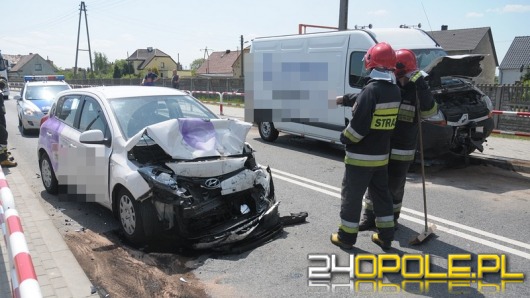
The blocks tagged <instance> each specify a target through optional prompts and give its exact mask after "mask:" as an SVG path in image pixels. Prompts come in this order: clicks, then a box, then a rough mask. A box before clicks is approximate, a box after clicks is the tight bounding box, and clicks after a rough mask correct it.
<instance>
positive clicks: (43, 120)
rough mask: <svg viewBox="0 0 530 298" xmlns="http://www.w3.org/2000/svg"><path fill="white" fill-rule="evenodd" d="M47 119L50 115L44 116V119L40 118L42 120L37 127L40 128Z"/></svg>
mask: <svg viewBox="0 0 530 298" xmlns="http://www.w3.org/2000/svg"><path fill="white" fill-rule="evenodd" d="M48 118H50V114H48V115H44V117H42V118H41V119H40V125H39V127H41V126H42V123H44V122H46V120H48Z"/></svg>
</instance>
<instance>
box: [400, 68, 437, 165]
mask: <svg viewBox="0 0 530 298" xmlns="http://www.w3.org/2000/svg"><path fill="white" fill-rule="evenodd" d="M398 84H399V83H398ZM400 87H401V105H400V106H399V113H398V117H397V122H396V127H395V129H394V132H393V134H392V139H391V148H392V149H391V154H390V159H392V160H397V161H413V160H414V155H415V153H416V142H417V139H418V114H417V112H416V107H417V105H416V104H417V103H416V101H417V100H418V99H419V104H420V114H421V118H422V119H426V118H429V117H432V116H434V115H436V114H437V113H438V105H437V104H436V101H435V100H434V98H433V96H432V93H431V90H430V89H429V86H428V85H427V83H426V82H425V80H424V78H423V76H422V75H421V73H420V72H418V73H416V74H415V75H414V76H412V77H411V79H410V81H409V82H408V83H407V84H405V86H400Z"/></svg>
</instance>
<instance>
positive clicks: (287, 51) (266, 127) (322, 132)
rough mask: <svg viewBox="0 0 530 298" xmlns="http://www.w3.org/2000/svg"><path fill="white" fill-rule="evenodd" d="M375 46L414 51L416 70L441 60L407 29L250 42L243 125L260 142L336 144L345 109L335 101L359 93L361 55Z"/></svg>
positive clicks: (420, 34)
mask: <svg viewBox="0 0 530 298" xmlns="http://www.w3.org/2000/svg"><path fill="white" fill-rule="evenodd" d="M381 41H385V42H388V43H389V44H391V45H392V47H393V48H394V49H395V50H397V49H401V48H408V49H411V50H414V52H415V53H416V55H418V57H421V58H419V59H418V60H419V64H420V66H426V65H427V64H429V63H430V62H431V61H432V60H433V59H434V58H436V57H440V56H445V55H446V53H445V52H444V50H443V49H442V48H441V47H440V46H439V45H438V44H437V43H436V42H435V41H434V40H433V39H432V38H431V37H430V36H429V35H428V34H427V33H425V32H424V31H422V30H419V29H412V28H405V29H403V28H395V29H394V28H393V29H370V30H364V29H363V30H346V31H338V32H325V33H314V34H302V35H290V36H279V37H265V38H256V39H254V40H253V41H252V45H251V48H250V55H249V58H248V59H247V60H246V64H245V70H246V72H245V120H246V121H248V122H255V123H258V124H259V131H260V135H261V137H262V138H263V139H264V140H266V141H274V140H275V139H276V138H277V136H278V131H281V132H285V133H290V134H295V135H301V136H305V137H308V138H314V139H318V140H325V141H330V142H335V143H340V141H339V136H340V132H341V131H342V130H343V129H344V127H345V126H346V124H347V123H348V122H347V121H349V118H351V108H350V107H343V106H337V104H336V103H335V98H336V97H337V96H340V95H344V94H346V93H358V92H359V91H360V90H361V88H362V86H363V85H364V77H366V75H367V73H366V72H365V69H364V62H363V57H364V54H365V53H366V51H367V50H368V49H369V48H370V47H371V46H373V45H374V44H376V43H378V42H381ZM249 60H250V61H249Z"/></svg>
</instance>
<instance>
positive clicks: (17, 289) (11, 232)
mask: <svg viewBox="0 0 530 298" xmlns="http://www.w3.org/2000/svg"><path fill="white" fill-rule="evenodd" d="M0 226H1V228H2V232H3V235H4V241H5V243H6V247H7V251H8V256H9V264H10V269H11V291H12V294H13V297H16V298H18V297H21V298H26V297H35V298H38V297H42V293H41V290H40V286H39V282H38V281H37V274H36V273H35V268H34V267H33V261H32V259H31V255H30V254H29V250H28V245H27V243H26V237H25V236H24V230H23V229H22V223H21V221H20V217H19V216H18V212H17V211H16V209H15V200H14V199H13V194H12V193H11V190H10V189H9V185H8V184H7V180H6V177H5V175H4V172H3V171H2V168H1V167H0ZM0 270H1V268H0Z"/></svg>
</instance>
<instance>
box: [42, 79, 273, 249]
mask: <svg viewBox="0 0 530 298" xmlns="http://www.w3.org/2000/svg"><path fill="white" fill-rule="evenodd" d="M250 128H251V124H249V123H246V122H243V121H239V120H236V119H219V118H218V117H217V116H216V115H215V114H214V113H212V112H211V111H210V110H208V109H207V108H206V107H205V106H203V105H202V104H201V103H200V102H198V101H197V100H196V99H195V98H193V97H192V96H190V95H189V94H187V93H184V92H182V91H179V90H175V89H170V88H163V87H142V86H113V87H95V88H86V89H75V90H70V91H65V92H62V93H60V94H59V95H58V97H57V98H56V101H55V103H54V105H53V107H52V108H51V110H50V113H49V117H47V118H45V119H44V120H43V123H42V124H41V128H40V135H39V146H38V158H39V165H40V170H41V177H42V182H43V184H44V187H45V188H46V190H47V191H48V192H49V193H53V194H56V193H58V194H59V199H72V198H73V197H75V198H76V199H79V198H84V199H85V200H87V201H91V202H97V203H100V204H102V205H104V206H106V207H108V208H109V209H111V210H112V211H113V212H114V214H115V215H116V216H117V217H118V218H119V222H120V226H121V229H122V230H123V233H124V235H125V237H126V238H127V239H128V240H130V241H131V242H133V243H146V242H148V241H149V240H150V239H151V238H152V237H153V236H155V235H157V234H160V233H162V232H164V233H170V234H172V235H175V236H176V237H177V238H178V239H179V240H180V241H182V244H185V245H188V246H191V247H193V248H198V249H203V248H219V247H226V246H229V245H231V244H233V243H238V242H240V241H243V240H249V238H260V237H266V236H267V235H269V236H270V235H271V234H274V233H275V232H277V231H279V230H280V228H281V223H280V220H279V213H278V202H277V201H276V199H275V196H274V185H273V181H272V177H271V171H270V169H269V168H268V167H263V166H261V165H260V164H258V163H257V161H256V159H255V157H254V151H253V150H252V148H251V147H250V145H249V144H248V143H246V142H245V138H246V135H247V133H248V131H249V130H250Z"/></svg>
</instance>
